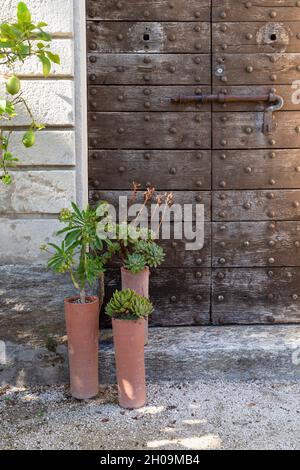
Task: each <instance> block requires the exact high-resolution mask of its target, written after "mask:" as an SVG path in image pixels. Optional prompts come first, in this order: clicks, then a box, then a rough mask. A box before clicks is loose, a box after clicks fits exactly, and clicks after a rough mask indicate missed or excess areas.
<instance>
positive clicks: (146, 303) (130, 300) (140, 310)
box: [105, 289, 153, 320]
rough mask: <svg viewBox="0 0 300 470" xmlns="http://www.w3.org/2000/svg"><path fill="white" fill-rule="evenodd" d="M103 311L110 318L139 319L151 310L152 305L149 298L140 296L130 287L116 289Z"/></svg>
mask: <svg viewBox="0 0 300 470" xmlns="http://www.w3.org/2000/svg"><path fill="white" fill-rule="evenodd" d="M105 312H106V314H107V315H108V316H110V317H112V318H117V319H121V320H139V319H140V318H146V317H148V316H149V315H150V314H151V313H152V312H153V305H152V303H151V302H150V300H149V299H146V298H145V297H141V296H140V295H138V294H136V292H134V291H133V290H131V289H125V290H122V291H119V290H117V291H115V292H114V294H113V296H112V298H111V299H110V301H109V303H108V304H107V306H106V310H105Z"/></svg>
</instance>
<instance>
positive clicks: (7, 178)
mask: <svg viewBox="0 0 300 470" xmlns="http://www.w3.org/2000/svg"><path fill="white" fill-rule="evenodd" d="M1 180H2V183H3V184H5V185H6V186H9V185H10V184H11V183H12V177H11V176H10V175H4V176H2V178H1Z"/></svg>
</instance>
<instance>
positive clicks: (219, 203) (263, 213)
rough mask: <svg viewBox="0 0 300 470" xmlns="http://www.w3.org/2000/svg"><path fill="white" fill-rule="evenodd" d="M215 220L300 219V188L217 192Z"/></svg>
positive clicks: (215, 196)
mask: <svg viewBox="0 0 300 470" xmlns="http://www.w3.org/2000/svg"><path fill="white" fill-rule="evenodd" d="M212 206H213V220H215V221H225V220H232V221H236V220H300V190H298V189H297V190H285V191H283V190H281V191H280V190H279V191H278V190H274V189H271V188H270V190H252V191H251V190H248V191H245V190H242V191H226V192H225V191H214V192H213V203H212Z"/></svg>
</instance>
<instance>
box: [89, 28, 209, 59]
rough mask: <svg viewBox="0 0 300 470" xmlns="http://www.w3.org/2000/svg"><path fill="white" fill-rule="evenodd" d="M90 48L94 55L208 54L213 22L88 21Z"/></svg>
mask: <svg viewBox="0 0 300 470" xmlns="http://www.w3.org/2000/svg"><path fill="white" fill-rule="evenodd" d="M87 45H88V51H89V52H91V53H93V52H95V51H97V52H102V53H124V52H126V53H131V52H133V53H175V52H177V53H180V52H184V53H187V52H189V53H199V52H202V53H204V52H206V53H208V52H210V23H203V22H202V23H200V22H198V23H197V22H188V23H170V22H156V23H153V22H152V23H151V22H140V21H138V22H125V21H122V22H121V21H110V22H103V21H102V22H88V25H87Z"/></svg>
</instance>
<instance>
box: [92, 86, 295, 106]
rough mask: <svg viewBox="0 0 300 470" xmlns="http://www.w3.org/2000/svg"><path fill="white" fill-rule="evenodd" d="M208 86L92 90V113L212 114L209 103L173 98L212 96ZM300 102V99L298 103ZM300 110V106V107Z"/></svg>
mask: <svg viewBox="0 0 300 470" xmlns="http://www.w3.org/2000/svg"><path fill="white" fill-rule="evenodd" d="M210 91H211V89H210V87H209V86H177V85H173V86H159V85H156V86H147V85H145V86H126V85H121V86H119V85H111V86H109V85H98V86H90V87H89V101H88V104H89V109H90V111H102V112H103V111H118V112H120V111H145V110H146V111H161V112H162V111H169V112H170V111H171V112H173V111H176V112H178V111H185V112H187V111H199V112H201V111H210V109H211V105H210V104H206V105H203V104H199V103H198V104H196V103H191V104H188V105H186V104H177V103H176V104H175V103H173V102H172V101H171V98H172V97H176V96H178V95H189V96H193V95H195V94H199V93H210ZM299 101H300V100H299ZM299 108H300V106H299Z"/></svg>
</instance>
